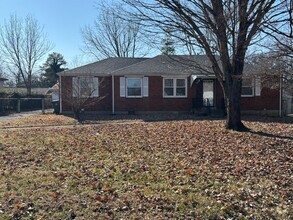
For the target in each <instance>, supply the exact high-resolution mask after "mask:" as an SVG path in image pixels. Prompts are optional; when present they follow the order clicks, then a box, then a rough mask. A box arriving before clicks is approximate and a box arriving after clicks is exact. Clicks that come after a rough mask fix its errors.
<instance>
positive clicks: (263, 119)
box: [242, 115, 293, 124]
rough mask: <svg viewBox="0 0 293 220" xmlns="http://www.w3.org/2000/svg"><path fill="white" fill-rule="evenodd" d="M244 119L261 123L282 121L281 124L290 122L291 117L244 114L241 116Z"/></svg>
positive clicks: (291, 120)
mask: <svg viewBox="0 0 293 220" xmlns="http://www.w3.org/2000/svg"><path fill="white" fill-rule="evenodd" d="M242 119H243V120H244V121H249V122H262V123H282V124H292V123H293V117H292V116H286V117H282V118H280V117H269V116H255V115H244V116H243V117H242Z"/></svg>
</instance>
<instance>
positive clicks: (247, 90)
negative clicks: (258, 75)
mask: <svg viewBox="0 0 293 220" xmlns="http://www.w3.org/2000/svg"><path fill="white" fill-rule="evenodd" d="M241 96H243V97H249V96H254V80H253V79H252V78H243V79H242V88H241Z"/></svg>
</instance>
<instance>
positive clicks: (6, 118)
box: [0, 109, 53, 122]
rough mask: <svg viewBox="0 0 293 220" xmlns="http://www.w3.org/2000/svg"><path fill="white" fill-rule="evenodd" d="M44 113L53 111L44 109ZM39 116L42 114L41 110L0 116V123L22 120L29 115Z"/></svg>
mask: <svg viewBox="0 0 293 220" xmlns="http://www.w3.org/2000/svg"><path fill="white" fill-rule="evenodd" d="M45 112H46V113H49V112H53V110H51V109H46V110H45ZM40 114H43V113H42V110H36V111H30V112H21V113H14V114H10V115H5V116H0V122H1V121H10V120H13V119H17V118H23V117H28V116H31V115H40Z"/></svg>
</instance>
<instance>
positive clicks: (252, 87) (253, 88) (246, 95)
mask: <svg viewBox="0 0 293 220" xmlns="http://www.w3.org/2000/svg"><path fill="white" fill-rule="evenodd" d="M242 80H251V86H243V84H242V86H241V97H254V96H255V84H254V79H253V78H243V79H242ZM242 83H243V81H242ZM243 87H245V88H249V87H251V90H252V94H244V95H243V94H242V88H243Z"/></svg>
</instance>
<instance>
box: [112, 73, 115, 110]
mask: <svg viewBox="0 0 293 220" xmlns="http://www.w3.org/2000/svg"><path fill="white" fill-rule="evenodd" d="M114 79H115V77H114V74H112V114H113V115H114V114H115V88H114V85H115V83H114Z"/></svg>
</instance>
